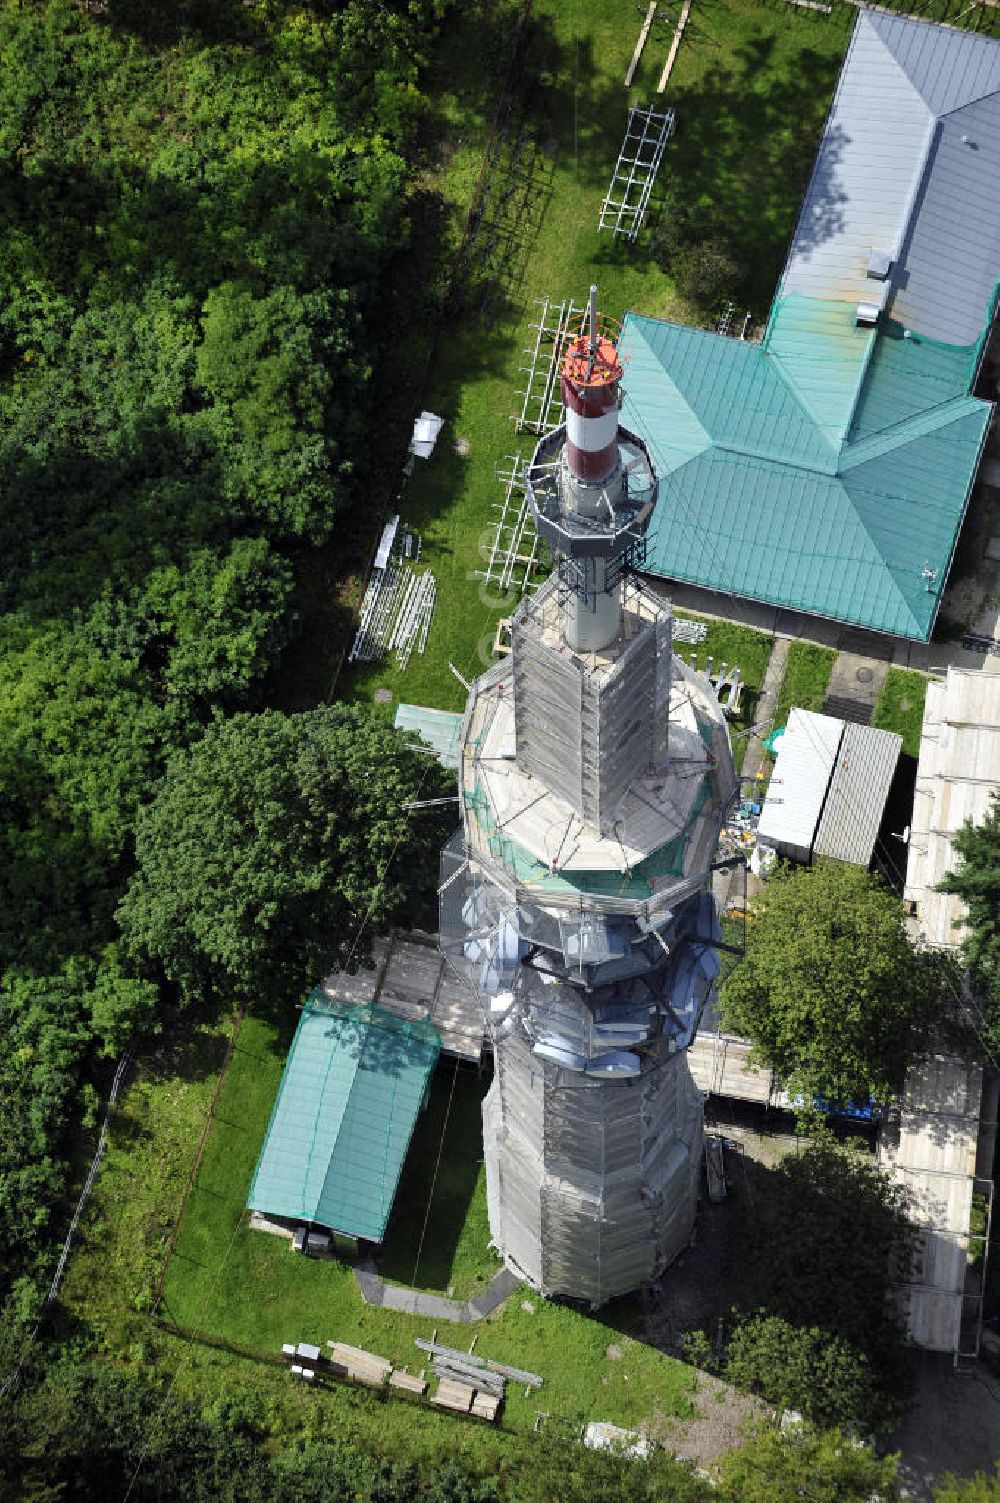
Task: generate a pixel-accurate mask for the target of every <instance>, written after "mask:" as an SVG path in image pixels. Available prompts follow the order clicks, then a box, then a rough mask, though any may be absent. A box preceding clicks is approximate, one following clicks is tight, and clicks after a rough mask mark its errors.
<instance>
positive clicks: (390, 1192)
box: [247, 988, 441, 1242]
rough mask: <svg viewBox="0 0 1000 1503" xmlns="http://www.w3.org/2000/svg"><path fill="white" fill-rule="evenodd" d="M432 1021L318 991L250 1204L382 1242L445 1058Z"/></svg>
mask: <svg viewBox="0 0 1000 1503" xmlns="http://www.w3.org/2000/svg"><path fill="white" fill-rule="evenodd" d="M440 1047H441V1044H440V1039H439V1038H438V1035H437V1032H436V1030H435V1029H434V1027H433V1026H432V1025H431V1024H430V1023H428V1022H426V1021H423V1022H417V1023H404V1022H402V1021H401V1020H400V1019H399V1018H397V1017H395V1016H394V1015H393V1014H392V1013H389V1012H386V1011H385V1010H384V1009H383V1008H381V1007H377V1006H375V1005H374V1004H370V1005H368V1006H364V1007H345V1006H342V1005H340V1004H338V1003H335V1002H331V1001H329V1000H328V999H327V998H325V997H324V996H323V994H322V992H321V991H320V990H319V988H317V990H316V991H315V992H313V994H312V996H311V997H310V998H309V1001H308V1002H307V1003H306V1006H305V1007H304V1008H303V1011H302V1016H301V1017H300V1019H299V1026H298V1028H297V1029H296V1031H295V1037H294V1039H293V1040H292V1047H291V1049H290V1050H289V1051H288V1059H287V1060H286V1062H285V1071H284V1074H283V1075H282V1077H281V1086H280V1087H279V1090H278V1097H277V1100H276V1101H275V1104H274V1110H273V1111H272V1113H271V1120H270V1122H269V1123H268V1127H267V1135H266V1137H265V1139H264V1145H263V1147H262V1148H261V1152H260V1159H259V1160H258V1163H257V1168H256V1170H255V1171H254V1177H253V1183H252V1185H251V1186H250V1194H249V1197H248V1199H247V1205H248V1206H249V1208H250V1209H251V1210H253V1211H261V1212H263V1213H265V1214H266V1215H271V1216H284V1217H288V1218H289V1219H291V1220H294V1221H310V1222H315V1223H316V1224H317V1225H319V1226H325V1227H329V1228H330V1230H331V1231H337V1232H344V1233H346V1234H347V1235H349V1236H352V1237H364V1238H366V1239H368V1240H369V1241H372V1242H381V1240H382V1238H383V1236H384V1235H385V1228H386V1223H387V1222H388V1219H389V1212H390V1211H391V1210H392V1203H393V1200H394V1198H395V1195H396V1186H397V1184H398V1183H399V1176H400V1174H401V1172H402V1168H403V1160H404V1159H405V1157H406V1150H407V1148H408V1147H409V1143H410V1137H411V1134H412V1132H413V1128H414V1124H415V1123H416V1120H417V1114H418V1112H419V1111H420V1107H421V1105H422V1103H423V1100H424V1094H425V1092H426V1089H427V1083H428V1080H429V1079H430V1074H431V1071H432V1070H433V1068H434V1065H435V1063H436V1061H437V1057H438V1053H439V1051H440Z"/></svg>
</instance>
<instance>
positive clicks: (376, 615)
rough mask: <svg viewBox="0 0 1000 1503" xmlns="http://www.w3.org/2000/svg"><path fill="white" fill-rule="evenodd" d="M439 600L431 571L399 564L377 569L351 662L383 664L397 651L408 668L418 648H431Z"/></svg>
mask: <svg viewBox="0 0 1000 1503" xmlns="http://www.w3.org/2000/svg"><path fill="white" fill-rule="evenodd" d="M436 598H437V581H436V579H435V578H434V575H433V574H432V573H431V571H430V569H424V570H422V571H421V572H420V573H418V572H417V571H416V570H415V569H411V568H409V567H408V566H407V565H406V564H401V563H395V562H392V563H389V564H387V565H386V567H385V568H384V569H378V568H376V569H374V570H373V571H372V577H371V579H370V580H369V581H368V588H367V590H366V591H365V598H364V600H363V601H362V602H361V614H360V618H359V620H358V630H357V634H356V636H355V638H354V642H353V645H352V647H351V650H350V652H349V653H348V655H347V657H348V662H351V663H380V662H381V661H382V659H383V658H384V657H385V656H386V654H387V653H390V652H393V651H395V653H396V662H397V663H398V664H399V666H400V668H402V669H405V668H406V665H407V664H408V663H409V661H410V654H411V653H412V652H413V649H414V647H416V649H417V651H418V652H420V653H422V652H423V651H424V648H425V647H426V646H427V634H428V632H429V631H430V626H431V617H432V616H433V614H434V602H435V599H436Z"/></svg>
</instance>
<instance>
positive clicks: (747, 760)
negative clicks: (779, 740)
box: [741, 637, 792, 784]
mask: <svg viewBox="0 0 1000 1503" xmlns="http://www.w3.org/2000/svg"><path fill="white" fill-rule="evenodd" d="M791 645H792V643H791V638H790V637H775V639H774V647H773V648H772V649H771V657H770V660H769V661H768V665H767V672H766V673H765V674H764V682H763V684H762V685H761V690H760V698H759V699H758V701H757V708H756V710H755V711H754V721H755V723H756V725H757V726H758V730H756V731H754V733H753V734H752V735H751V737H750V739H749V743H748V745H747V749H746V753H745V755H744V757H743V772H742V774H741V776H742V778H743V782H744V784H746V783H747V781H748V780H752V779H753V778H755V777H756V776H757V772H758V770H759V769H760V764H761V762H762V761H763V760H764V743H763V737H764V736H766V735H768V733H769V732H770V730H771V724H770V722H771V721H772V720H773V718H774V712H775V709H776V708H777V704H778V695H779V694H780V693H781V682H782V679H783V678H784V677H785V665H786V663H787V662H788V649H789V648H790V647H791Z"/></svg>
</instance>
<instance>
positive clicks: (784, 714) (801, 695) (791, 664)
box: [774, 642, 837, 726]
mask: <svg viewBox="0 0 1000 1503" xmlns="http://www.w3.org/2000/svg"><path fill="white" fill-rule="evenodd" d="M836 657H837V654H836V652H835V651H834V650H833V648H832V647H819V646H817V645H816V644H815V643H812V642H793V643H792V645H791V647H790V648H789V649H788V662H787V665H786V667H785V676H784V678H783V679H782V681H781V689H780V691H779V693H778V703H777V707H776V709H775V712H774V723H775V725H776V726H781V725H785V724H787V722H788V713H789V711H790V710H791V709H793V708H794V707H796V706H797V707H798V708H799V709H802V710H822V708H823V701H824V699H825V698H826V686H827V684H828V683H829V682H830V674H831V673H832V672H833V665H834V662H835V660H836Z"/></svg>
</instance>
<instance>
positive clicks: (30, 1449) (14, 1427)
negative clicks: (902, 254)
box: [0, 1361, 992, 1503]
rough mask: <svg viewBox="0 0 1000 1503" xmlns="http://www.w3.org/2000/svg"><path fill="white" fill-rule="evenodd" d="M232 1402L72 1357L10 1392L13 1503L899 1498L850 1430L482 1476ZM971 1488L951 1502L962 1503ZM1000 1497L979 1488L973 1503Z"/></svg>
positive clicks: (4, 1418) (5, 1456) (8, 1494)
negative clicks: (331, 1436)
mask: <svg viewBox="0 0 1000 1503" xmlns="http://www.w3.org/2000/svg"><path fill="white" fill-rule="evenodd" d="M265 1440H266V1437H265V1436H264V1435H263V1434H262V1433H260V1432H258V1429H257V1427H256V1426H255V1424H254V1422H253V1420H252V1418H251V1417H250V1416H249V1415H248V1414H246V1413H245V1412H242V1411H241V1410H240V1408H239V1406H234V1405H232V1404H229V1403H227V1401H226V1399H225V1397H222V1398H220V1399H219V1401H218V1402H217V1403H215V1404H213V1405H212V1407H211V1408H210V1409H209V1410H207V1411H206V1410H202V1409H200V1408H199V1407H198V1406H197V1405H196V1404H194V1403H192V1402H191V1401H190V1400H186V1399H184V1398H181V1397H180V1396H178V1395H177V1394H173V1393H170V1392H169V1391H167V1390H163V1389H160V1388H157V1387H153V1386H151V1385H150V1384H149V1383H148V1382H147V1381H145V1380H144V1379H142V1378H138V1377H125V1376H122V1375H120V1374H118V1373H116V1372H114V1371H113V1370H112V1369H110V1368H108V1367H105V1366H94V1365H87V1364H76V1363H73V1362H71V1361H63V1362H61V1363H59V1364H56V1365H55V1366H53V1367H51V1368H50V1369H49V1371H48V1372H47V1373H46V1374H45V1375H44V1377H43V1378H39V1379H38V1380H37V1381H35V1382H32V1383H31V1384H29V1385H28V1386H26V1387H25V1388H24V1389H22V1390H20V1391H19V1393H18V1395H17V1397H16V1398H14V1399H8V1400H7V1401H6V1402H5V1401H3V1400H0V1503H7V1500H10V1503H14V1500H17V1503H55V1500H56V1499H59V1500H61V1503H99V1500H104V1499H106V1498H123V1497H125V1496H128V1497H131V1498H135V1499H137V1500H139V1503H147V1500H148V1503H152V1500H160V1499H163V1500H167V1499H170V1500H173V1499H177V1498H184V1499H185V1500H190V1503H216V1500H219V1503H224V1500H234V1503H235V1500H237V1499H239V1500H240V1503H258V1500H260V1503H265V1500H266V1503H293V1500H296V1499H300V1498H308V1499H310V1500H315V1503H347V1500H348V1499H350V1500H351V1503H501V1500H503V1503H578V1500H579V1503H620V1500H621V1499H622V1498H629V1499H632V1500H634V1503H709V1500H710V1499H715V1500H718V1503H758V1500H759V1503H765V1500H766V1503H786V1500H787V1503H793V1500H803V1499H804V1500H809V1503H889V1500H890V1499H894V1498H895V1497H896V1496H897V1494H896V1490H895V1477H896V1458H895V1457H888V1458H885V1459H880V1458H878V1457H877V1456H875V1455H874V1454H873V1453H872V1452H871V1451H870V1450H869V1449H868V1448H867V1447H865V1446H861V1445H859V1444H858V1443H857V1442H855V1441H852V1440H849V1439H847V1438H846V1437H845V1436H844V1435H842V1434H841V1433H840V1432H838V1431H829V1432H823V1431H817V1430H813V1429H812V1428H810V1427H809V1426H807V1425H801V1426H796V1427H794V1428H793V1429H792V1431H791V1432H789V1433H783V1432H782V1431H781V1430H779V1429H777V1428H776V1427H773V1426H767V1427H763V1428H761V1429H760V1430H759V1431H758V1432H757V1433H756V1434H754V1435H753V1436H751V1437H750V1438H749V1439H748V1441H747V1443H746V1444H745V1445H743V1446H741V1447H739V1448H738V1449H736V1450H734V1451H732V1452H731V1453H730V1454H729V1455H728V1456H727V1457H726V1458H725V1459H724V1460H723V1462H722V1464H721V1468H720V1475H719V1476H718V1477H717V1478H716V1479H714V1480H713V1481H709V1480H708V1479H707V1478H705V1477H704V1476H703V1475H699V1474H698V1473H696V1472H695V1471H694V1469H693V1468H692V1467H691V1466H690V1465H689V1464H687V1463H683V1462H680V1461H678V1460H676V1459H675V1458H674V1457H673V1456H671V1455H669V1454H668V1453H666V1452H665V1451H662V1450H654V1451H653V1453H652V1454H651V1455H650V1457H649V1459H648V1460H646V1461H641V1462H636V1461H631V1460H629V1459H628V1458H627V1457H624V1456H621V1455H615V1454H610V1453H607V1452H595V1451H589V1450H586V1449H585V1448H584V1447H583V1446H582V1445H580V1444H579V1442H578V1441H577V1440H576V1439H571V1438H569V1436H568V1435H567V1434H561V1433H560V1432H558V1431H552V1430H546V1431H544V1432H543V1433H542V1434H540V1435H539V1436H538V1437H537V1438H536V1440H535V1443H534V1447H533V1450H532V1453H531V1465H530V1466H524V1465H522V1466H518V1467H517V1468H511V1467H508V1468H505V1473H506V1475H505V1476H503V1477H481V1476H475V1475H473V1474H471V1473H469V1472H467V1471H465V1470H463V1468H462V1467H460V1466H458V1465H456V1464H455V1463H453V1462H449V1461H448V1460H446V1459H443V1458H442V1459H441V1460H440V1461H439V1462H437V1463H436V1464H435V1465H433V1466H431V1467H426V1468H423V1469H418V1468H417V1467H414V1466H409V1465H401V1464H399V1463H396V1462H393V1461H390V1460H388V1459H386V1458H378V1457H375V1456H372V1455H371V1454H368V1453H366V1452H365V1451H362V1450H360V1449H358V1448H356V1447H355V1446H352V1445H350V1444H348V1443H347V1442H345V1441H330V1440H323V1439H318V1438H316V1437H313V1436H306V1437H304V1438H302V1439H301V1440H300V1441H299V1442H298V1444H297V1445H295V1446H294V1447H288V1446H286V1447H284V1448H279V1449H275V1447H274V1446H273V1445H265V1443H264V1442H265ZM966 1496H967V1495H966V1493H965V1492H962V1491H955V1492H947V1493H945V1494H943V1495H942V1503H945V1500H946V1499H947V1503H951V1500H952V1499H954V1503H959V1500H962V1503H964V1500H965V1498H966ZM991 1497H992V1494H990V1493H987V1492H982V1493H980V1492H970V1493H968V1499H969V1503H973V1500H975V1503H978V1500H979V1499H980V1498H982V1500H983V1503H986V1500H987V1499H988V1498H991Z"/></svg>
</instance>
